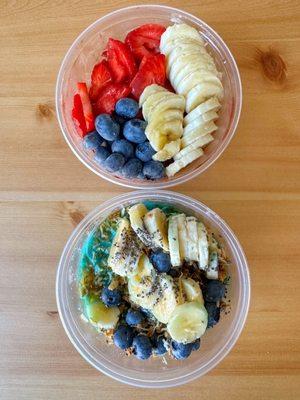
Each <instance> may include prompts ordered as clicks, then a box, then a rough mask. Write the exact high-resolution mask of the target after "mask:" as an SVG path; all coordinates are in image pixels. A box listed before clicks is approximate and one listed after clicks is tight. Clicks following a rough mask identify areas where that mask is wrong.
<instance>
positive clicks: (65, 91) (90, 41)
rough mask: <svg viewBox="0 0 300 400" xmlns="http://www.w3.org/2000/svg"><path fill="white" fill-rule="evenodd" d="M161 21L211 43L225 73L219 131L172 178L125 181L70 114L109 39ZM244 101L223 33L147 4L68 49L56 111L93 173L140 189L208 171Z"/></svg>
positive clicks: (102, 24) (102, 23)
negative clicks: (85, 142) (183, 26)
mask: <svg viewBox="0 0 300 400" xmlns="http://www.w3.org/2000/svg"><path fill="white" fill-rule="evenodd" d="M150 22H152V23H158V24H162V25H165V26H168V25H170V24H172V23H175V22H184V23H187V24H189V25H192V26H194V27H195V28H197V29H198V30H199V32H200V33H201V34H202V35H203V37H204V39H205V40H206V42H207V48H208V51H209V52H210V53H211V55H212V56H213V57H214V60H215V62H216V64H217V67H218V70H219V71H220V72H222V76H223V78H222V81H223V85H224V99H223V102H222V109H221V111H220V117H219V119H218V121H217V125H218V127H219V128H218V130H217V131H216V132H215V133H214V137H215V140H214V141H213V142H212V143H210V144H209V145H208V146H207V147H206V149H205V154H204V155H203V156H202V157H200V158H199V159H198V160H196V161H194V162H193V163H192V164H190V165H189V166H188V167H186V168H185V169H183V170H181V171H180V172H178V173H177V174H176V175H175V176H174V177H172V178H164V179H160V180H156V181H143V180H137V179H126V178H124V177H122V176H118V175H116V174H112V173H109V172H107V171H105V169H103V168H102V167H101V166H99V165H98V164H97V163H96V162H95V161H94V160H93V157H92V154H91V153H87V152H86V151H85V150H84V149H83V146H82V140H81V138H80V137H79V136H78V134H77V133H76V130H75V127H74V123H73V121H72V118H71V110H72V106H73V96H74V93H75V92H76V83H77V82H79V81H85V82H87V83H88V84H89V83H90V75H91V71H92V68H93V66H94V64H95V63H96V62H98V61H99V57H100V54H101V53H102V51H103V50H104V48H105V46H106V43H107V40H108V38H109V37H114V38H117V39H122V40H124V38H125V36H126V34H127V32H129V31H130V30H132V29H133V28H136V27H137V26H139V25H142V24H146V23H150ZM241 105H242V88H241V80H240V76H239V72H238V68H237V65H236V63H235V61H234V58H233V56H232V54H231V53H230V51H229V49H228V47H227V46H226V44H225V43H224V42H223V40H222V39H221V38H220V36H219V35H218V34H217V33H216V32H215V31H214V30H213V29H212V28H210V27H209V26H208V25H207V24H205V23H204V22H203V21H201V20H200V19H199V18H197V17H195V16H193V15H191V14H188V13H186V12H184V11H182V10H178V9H176V8H171V7H167V6H159V5H142V6H133V7H127V8H122V9H120V10H117V11H114V12H112V13H110V14H108V15H106V16H104V17H102V18H100V19H98V20H97V21H96V22H94V23H93V24H92V25H90V26H89V27H88V28H87V29H86V30H85V31H83V32H82V33H81V34H80V35H79V37H78V38H77V39H76V40H75V42H74V43H73V44H72V46H71V47H70V49H69V51H68V52H67V54H66V56H65V58H64V60H63V62H62V65H61V68H60V71H59V74H58V78H57V86H56V110H57V116H58V121H59V124H60V127H61V130H62V132H63V135H64V137H65V139H66V141H67V143H68V144H69V146H70V148H71V149H72V151H73V152H74V154H75V155H76V156H77V157H78V159H79V160H80V161H81V162H83V164H84V165H86V166H87V167H88V168H89V169H90V170H91V171H93V172H95V174H97V175H99V176H100V177H102V178H105V179H107V180H108V181H110V182H113V183H117V184H119V185H123V186H127V187H132V188H138V189H154V188H155V189H162V188H167V187H170V186H174V185H177V184H180V183H183V182H186V181H187V180H189V179H192V178H194V177H195V176H197V175H199V174H201V173H202V172H203V171H205V170H206V169H207V168H208V167H209V166H210V165H211V164H212V163H213V162H215V161H216V159H217V158H218V157H219V156H220V155H221V154H222V152H223V151H224V150H225V148H226V147H227V146H228V144H229V142H230V140H231V138H232V136H233V134H234V132H235V130H236V127H237V124H238V120H239V117H240V112H241Z"/></svg>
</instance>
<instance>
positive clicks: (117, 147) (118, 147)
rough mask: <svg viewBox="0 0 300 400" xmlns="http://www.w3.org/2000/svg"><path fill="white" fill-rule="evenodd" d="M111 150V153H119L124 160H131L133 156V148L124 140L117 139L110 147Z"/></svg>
mask: <svg viewBox="0 0 300 400" xmlns="http://www.w3.org/2000/svg"><path fill="white" fill-rule="evenodd" d="M111 150H112V152H113V153H120V154H122V155H123V156H124V157H125V158H131V157H133V154H134V147H133V145H132V143H130V142H128V140H126V139H118V140H115V141H114V142H113V144H112V145H111Z"/></svg>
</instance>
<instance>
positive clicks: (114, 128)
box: [95, 114, 120, 141]
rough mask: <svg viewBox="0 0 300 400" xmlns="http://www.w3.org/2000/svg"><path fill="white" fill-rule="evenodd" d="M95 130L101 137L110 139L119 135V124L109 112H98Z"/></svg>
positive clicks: (114, 138)
mask: <svg viewBox="0 0 300 400" xmlns="http://www.w3.org/2000/svg"><path fill="white" fill-rule="evenodd" d="M95 127H96V131H97V132H98V133H99V135H100V136H101V137H103V139H106V140H109V141H112V140H116V139H118V137H119V135H120V125H119V124H117V122H116V121H114V120H113V119H112V117H111V116H110V115H109V114H100V115H98V117H97V118H96V119H95Z"/></svg>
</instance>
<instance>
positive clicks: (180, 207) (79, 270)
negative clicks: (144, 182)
mask: <svg viewBox="0 0 300 400" xmlns="http://www.w3.org/2000/svg"><path fill="white" fill-rule="evenodd" d="M143 206H144V207H145V208H146V209H145V208H144V209H143ZM157 209H159V210H161V211H162V212H163V213H164V214H165V216H166V219H165V221H164V222H162V221H163V220H162V219H161V216H160V217H159V218H157V215H158V214H160V212H159V211H154V210H157ZM137 211H138V213H137ZM183 216H185V217H183ZM153 217H154V219H153ZM139 218H141V219H142V221H143V225H142V224H141V222H139ZM180 218H185V221H184V223H183V225H182V224H181V223H180V224H179V225H177V232H178V234H177V237H178V240H179V246H178V249H179V250H178V249H177V247H176V240H174V237H175V238H176V233H175V234H174V222H176V221H178V219H180ZM124 220H127V221H128V222H129V224H130V227H129V229H131V233H130V235H129V236H128V235H127V236H126V235H125V236H126V237H125V236H124V233H125V232H127V233H128V232H129V231H128V226H127V227H126V226H125V225H126V222H125V225H124ZM154 220H156V221H158V220H160V224H159V228H157V229H152V228H151V226H153V221H154ZM108 221H111V222H112V224H111V223H108ZM151 221H152V222H151ZM190 222H193V223H196V224H198V225H197V226H198V228H200V227H202V228H203V226H204V227H205V231H206V238H207V245H208V254H207V255H205V245H204V244H205V241H204V242H203V235H202V233H203V229H201V230H196V232H198V233H197V235H198V236H197V237H198V239H199V240H198V242H197V243H198V246H196V247H197V250H196V255H195V256H194V258H195V260H197V261H195V260H191V258H193V256H192V255H191V254H192V251H191V247H190V246H189V250H187V252H186V253H185V250H184V249H183V248H182V243H183V242H181V238H182V232H181V229H180V227H182V226H185V227H186V229H187V233H186V234H188V235H190V225H189V223H190ZM151 224H152V225H151ZM163 224H165V226H166V235H165V234H164V233H162V235H161V236H160V235H157V234H156V232H157V231H160V232H163V229H164V228H163V227H162V225H163ZM171 224H172V226H171ZM175 225H176V224H175ZM192 225H193V224H192ZM124 226H125V228H126V229H125V230H124ZM145 227H146V230H147V232H148V233H149V232H151V235H150V236H147V232H146V231H145ZM118 230H119V233H118ZM121 231H122V232H123V233H122V232H121ZM175 231H176V229H175ZM103 234H104V236H102V235H103ZM178 235H179V236H178ZM133 236H134V237H133ZM191 236H193V235H191ZM120 238H121V239H120ZM122 238H123V239H124V240H123V239H122ZM128 238H130V240H129V241H128ZM141 238H142V239H141ZM211 238H214V240H213V242H212V241H211ZM148 239H149V240H150V242H151V243H152V244H151V243H150V244H149V243H148V242H147V240H148ZM153 240H154V243H153ZM136 241H138V242H139V243H140V242H141V243H140V245H141V248H142V249H143V250H142V251H141V252H140V255H139V256H138V257H139V261H138V262H137V263H135V262H132V260H134V259H135V258H136V256H137V251H140V250H139V246H136V244H134V243H135V242H136ZM191 242H192V241H191ZM116 243H117V244H116ZM129 243H130V246H128V245H129ZM145 243H147V244H145ZM122 248H123V250H122ZM124 248H125V250H124ZM105 249H106V250H107V251H105ZM176 249H177V250H176ZM90 251H92V252H91V253H90ZM189 251H190V253H188V252H189ZM194 251H195V247H194ZM197 251H198V252H197ZM120 253H121V256H120ZM162 253H163V254H164V255H169V261H167V262H166V259H167V258H168V257H163V260H162V259H160V254H162ZM200 253H201V254H200ZM176 254H177V256H176ZM214 254H217V261H218V262H217V263H215V260H214V257H215V256H214ZM207 256H208V258H206V257H207ZM176 257H177V258H176ZM180 258H181V259H180ZM146 260H147V261H146ZM203 260H204V261H205V260H207V261H208V265H205V262H204V264H203ZM168 262H169V264H170V263H171V265H168ZM174 265H175V267H174ZM145 266H146V267H145ZM211 267H212V268H211ZM91 268H92V269H93V271H92V274H94V276H92V279H91V274H90V272H91V271H90V269H91ZM174 270H175V271H174ZM84 271H86V272H87V271H88V273H87V274H83V272H84ZM145 271H146V273H145ZM174 272H175V273H174ZM149 282H150V283H149ZM179 282H180V284H179ZM212 282H213V284H211V283H212ZM195 283H196V284H195ZM111 284H112V286H111ZM145 285H146V286H145ZM149 285H150V286H149ZM148 289H151V290H150V291H149V290H148ZM199 289H200V290H199ZM223 289H224V290H223ZM145 291H147V293H146V297H143V295H144V293H143V292H145ZM117 292H119V293H117ZM150 292H151V293H150ZM56 296H57V304H58V310H59V314H60V318H61V321H62V323H63V326H64V328H65V331H66V333H67V335H68V336H69V338H70V340H71V342H72V343H73V344H74V346H75V348H76V349H77V350H78V351H79V353H80V354H81V355H82V356H83V357H84V358H85V359H86V361H88V362H89V363H90V364H91V365H93V366H94V367H95V368H96V369H98V370H99V371H101V372H103V373H105V374H107V375H108V376H110V377H112V378H115V379H117V380H119V381H122V382H124V383H127V384H131V385H135V386H141V387H153V388H154V387H169V386H176V385H180V384H183V383H186V382H188V381H190V380H193V379H195V378H197V377H200V376H201V375H203V374H205V373H207V372H208V371H209V370H211V369H212V368H214V367H215V366H216V365H217V364H218V363H219V362H220V361H221V360H222V359H223V358H224V357H225V356H226V354H227V353H228V352H229V351H230V350H231V348H232V347H233V345H234V344H235V342H236V340H237V339H238V337H239V335H240V333H241V330H242V328H243V325H244V323H245V320H246V317H247V312H248V307H249V300H250V281H249V274H248V268H247V262H246V259H245V256H244V253H243V251H242V248H241V246H240V245H239V243H238V241H237V239H236V237H235V236H234V234H233V233H232V231H231V230H230V228H229V227H228V226H227V225H226V224H225V222H224V221H223V220H222V219H220V218H219V217H218V216H217V215H216V214H215V213H214V212H213V211H211V210H210V209H209V208H208V207H206V206H205V205H203V204H201V203H200V202H198V201H195V200H193V199H191V198H189V197H186V196H183V195H180V194H175V193H172V192H157V193H155V194H151V195H150V194H149V192H148V191H140V192H133V193H130V194H125V195H122V196H119V197H116V198H114V199H112V200H111V201H110V202H109V203H108V202H107V203H104V204H102V205H101V206H99V207H98V208H96V209H95V210H93V211H92V212H91V213H90V214H89V215H87V217H86V218H85V219H84V220H83V221H82V222H81V223H80V224H79V225H78V227H77V228H76V229H75V230H74V232H73V234H72V235H71V237H70V239H69V241H68V243H67V244H66V246H65V249H64V251H63V254H62V257H61V260H60V264H59V268H58V272H57V281H56ZM116 296H117V297H118V296H119V298H116ZM191 310H192V311H191ZM189 315H190V317H189ZM124 329H125V330H124ZM199 339H200V340H199ZM149 343H150V347H149Z"/></svg>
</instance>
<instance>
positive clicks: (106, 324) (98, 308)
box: [85, 300, 120, 329]
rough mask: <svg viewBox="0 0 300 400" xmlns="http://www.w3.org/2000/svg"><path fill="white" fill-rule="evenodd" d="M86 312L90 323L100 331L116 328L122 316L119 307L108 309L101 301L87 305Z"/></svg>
mask: <svg viewBox="0 0 300 400" xmlns="http://www.w3.org/2000/svg"><path fill="white" fill-rule="evenodd" d="M85 311H86V315H87V317H88V319H89V321H90V322H91V323H92V324H93V325H94V326H96V327H98V328H100V329H113V328H115V327H116V325H117V323H118V320H119V315H120V310H119V308H118V307H106V306H105V304H104V303H102V301H100V300H97V301H93V302H90V303H87V304H86V306H85Z"/></svg>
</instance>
